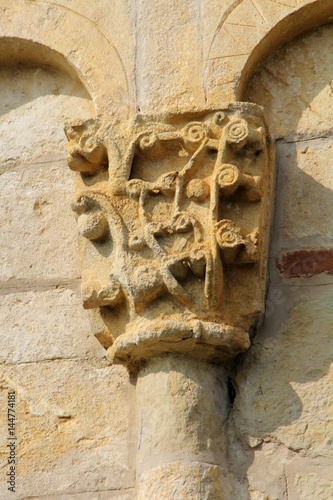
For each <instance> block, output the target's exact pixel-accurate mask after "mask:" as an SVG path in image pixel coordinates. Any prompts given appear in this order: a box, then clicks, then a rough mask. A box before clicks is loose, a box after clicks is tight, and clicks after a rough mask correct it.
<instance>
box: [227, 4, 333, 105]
mask: <svg viewBox="0 0 333 500" xmlns="http://www.w3.org/2000/svg"><path fill="white" fill-rule="evenodd" d="M328 23H333V2H332V1H331V0H316V1H315V2H312V3H309V4H307V5H305V6H303V7H302V8H300V9H299V10H297V11H295V12H292V13H291V14H289V15H288V16H287V17H285V18H283V19H282V20H281V21H280V22H278V23H277V24H276V25H275V26H274V27H273V28H272V29H271V30H270V31H269V32H268V33H267V35H266V36H265V37H264V38H263V39H262V40H261V41H260V42H259V43H258V45H257V46H256V47H255V48H254V50H253V51H252V52H251V54H250V56H249V57H248V59H247V61H246V63H245V65H244V67H243V69H242V71H241V74H240V77H239V81H238V83H237V91H236V99H237V100H240V101H242V100H244V99H243V95H244V93H245V92H246V87H247V84H248V82H249V80H250V78H251V76H252V75H253V73H254V72H255V71H256V69H257V67H258V65H259V64H260V63H261V62H262V61H264V60H265V59H266V58H267V57H268V56H269V55H270V54H272V53H273V52H275V51H276V50H278V49H279V48H280V47H282V46H283V45H285V44H287V43H288V42H290V41H291V40H293V39H295V38H296V37H298V36H300V35H302V34H304V33H307V32H309V31H311V30H313V29H315V28H317V27H319V26H322V25H324V24H328Z"/></svg>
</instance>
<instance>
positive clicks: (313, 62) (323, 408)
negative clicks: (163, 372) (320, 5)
mask: <svg viewBox="0 0 333 500" xmlns="http://www.w3.org/2000/svg"><path fill="white" fill-rule="evenodd" d="M332 67H333V26H332V25H327V26H323V27H321V28H318V29H317V30H315V31H313V32H312V33H309V34H307V35H303V36H301V37H299V38H298V39H296V40H294V41H293V42H290V43H289V44H288V45H286V46H285V47H283V48H282V49H280V50H278V51H277V52H275V53H274V54H272V55H271V56H270V57H269V58H268V59H266V60H265V61H264V62H263V63H262V64H261V66H260V67H259V68H258V70H257V72H256V73H255V74H254V75H253V77H252V79H251V80H250V82H249V85H248V87H247V91H246V95H244V97H243V100H248V101H252V102H255V103H257V104H260V105H262V106H264V107H265V110H266V118H267V121H268V126H269V127H270V130H271V132H272V134H273V136H274V137H275V138H276V139H278V140H277V161H278V174H277V175H278V178H277V195H276V212H275V218H274V225H273V231H272V248H271V257H270V259H271V276H270V283H269V292H268V299H267V305H266V315H265V318H264V323H263V325H262V326H261V328H260V329H259V330H258V333H257V336H256V338H255V339H254V344H253V346H252V347H251V349H250V351H249V352H248V353H246V354H245V355H242V356H241V357H240V359H239V364H238V372H237V375H236V385H237V395H236V399H235V402H234V406H233V411H232V415H231V419H230V435H231V446H230V460H231V463H232V467H233V469H234V473H235V475H236V476H238V478H239V479H240V480H242V479H244V478H246V477H247V480H246V484H244V486H245V489H246V493H244V495H245V494H246V495H247V496H248V498H255V499H257V498H258V499H259V498H260V499H266V498H278V499H279V500H284V499H287V498H288V488H287V483H288V482H289V486H290V484H292V486H291V487H290V488H291V489H290V488H289V498H290V494H291V495H294V496H293V497H292V498H295V500H296V498H308V496H306V495H307V494H306V493H305V492H304V491H302V490H301V489H298V488H301V486H299V484H300V483H299V484H298V483H297V481H296V479H295V478H294V477H288V470H289V469H288V463H290V461H292V460H293V459H294V458H295V457H296V456H298V457H307V458H312V459H314V460H315V459H318V457H321V458H323V457H324V458H325V457H329V451H328V448H329V442H330V433H331V431H330V430H329V427H328V426H329V415H328V411H329V409H328V400H329V397H330V390H329V388H330V382H329V368H330V363H331V362H332V355H331V353H332V344H331V342H332V341H331V335H330V332H331V325H332V324H333V293H332V288H333V287H332V284H333V279H332V277H331V274H332V273H333V269H331V268H330V266H331V264H329V268H328V269H325V272H324V273H322V270H323V269H322V266H319V265H318V266H317V267H318V274H316V266H315V264H314V267H313V271H314V272H313V273H312V277H311V278H307V277H304V276H305V275H306V273H305V272H304V273H303V274H302V265H303V264H302V263H301V264H300V277H294V278H291V279H290V278H289V279H288V276H287V275H286V276H284V275H283V272H282V273H280V272H279V271H278V270H277V267H276V262H277V260H278V259H281V257H282V256H283V255H284V254H286V252H291V251H299V250H311V251H312V250H313V252H314V253H313V256H314V263H315V256H316V255H320V253H319V252H318V254H316V251H322V250H328V249H330V248H331V247H330V245H331V246H332V243H331V240H330V237H331V234H332V220H333V192H332V187H333V186H332V174H331V169H332V157H333V155H332V153H333V145H332V116H333V113H332V111H333V98H332V97H333V96H332V82H331V79H332V73H331V71H332ZM328 262H331V261H329V260H328ZM304 265H305V264H304ZM320 273H321V274H320ZM297 473H298V474H299V475H302V474H305V473H304V471H302V469H301V468H299V470H298V471H297ZM318 474H320V472H318ZM306 481H307V479H306V480H305V482H306ZM309 481H312V479H311V478H310V479H309ZM296 483H297V484H296ZM313 484H314V483H313ZM293 488H294V489H293ZM316 488H317V489H316ZM291 491H292V493H290V492H291ZM320 491H321V490H320ZM320 491H319V489H318V486H313V494H314V495H315V497H316V498H319V497H320V498H323V499H324V498H325V500H326V498H328V497H326V496H320V495H322V493H321V492H320ZM244 492H245V490H244ZM256 495H257V496H256ZM260 495H262V496H260ZM265 495H266V496H265ZM298 495H299V497H298ZM302 495H303V496H302ZM244 498H246V497H245V496H244ZM309 498H310V497H309Z"/></svg>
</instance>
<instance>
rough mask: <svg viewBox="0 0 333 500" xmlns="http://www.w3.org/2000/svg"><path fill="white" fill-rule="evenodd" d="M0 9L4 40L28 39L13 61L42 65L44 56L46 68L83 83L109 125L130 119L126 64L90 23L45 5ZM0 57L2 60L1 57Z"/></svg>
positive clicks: (3, 2)
mask: <svg viewBox="0 0 333 500" xmlns="http://www.w3.org/2000/svg"><path fill="white" fill-rule="evenodd" d="M0 8H1V17H0V33H1V35H2V37H3V40H8V39H11V40H12V41H13V40H14V39H15V40H17V39H21V40H22V39H24V40H26V42H25V43H24V46H25V47H23V48H22V43H21V48H18V49H17V50H16V51H14V52H15V57H16V60H20V62H23V63H24V62H25V61H27V60H28V62H29V61H35V62H37V61H38V64H40V62H41V61H42V58H43V57H45V58H46V59H45V61H46V63H47V64H49V63H50V62H52V64H53V65H55V66H56V67H58V68H61V69H62V70H65V71H66V72H67V73H70V74H72V75H75V78H76V79H79V80H80V81H81V82H82V84H83V86H84V87H85V89H86V90H87V92H88V93H89V95H90V96H91V98H92V100H93V103H94V106H95V109H96V115H97V116H98V117H107V119H108V120H111V121H114V120H124V119H127V118H128V117H129V114H130V112H131V108H132V106H133V102H132V101H133V99H132V91H131V88H130V82H129V79H128V76H127V70H126V68H125V64H124V62H123V60H122V58H121V56H120V54H119V51H118V50H117V48H116V47H115V45H114V44H113V43H112V41H111V40H110V39H109V38H108V37H106V35H105V34H104V33H103V32H102V31H101V30H100V28H98V27H97V26H96V25H95V24H94V23H93V21H91V20H89V19H88V18H86V17H84V16H82V15H80V14H79V13H76V12H75V11H72V10H70V9H67V8H66V7H62V6H60V5H56V4H53V3H52V4H49V3H47V2H38V3H37V2H34V3H32V2H29V3H21V2H20V3H16V2H15V3H14V2H11V1H8V0H0ZM59 33H61V36H59ZM15 43H16V42H15ZM29 43H30V45H29ZM5 44H6V41H4V42H3V47H4V46H5ZM28 48H30V49H32V53H31V54H29V50H28ZM0 50H1V48H0ZM2 52H4V51H2ZM0 57H2V59H3V61H4V60H6V58H5V55H4V53H3V54H2V56H1V55H0ZM4 58H5V59H4ZM24 58H26V59H24ZM45 61H44V62H45Z"/></svg>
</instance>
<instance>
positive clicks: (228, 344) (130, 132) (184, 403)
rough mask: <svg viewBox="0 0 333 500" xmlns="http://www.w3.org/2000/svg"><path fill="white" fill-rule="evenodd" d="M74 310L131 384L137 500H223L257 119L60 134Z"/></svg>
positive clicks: (257, 207) (250, 257) (256, 288)
mask: <svg viewBox="0 0 333 500" xmlns="http://www.w3.org/2000/svg"><path fill="white" fill-rule="evenodd" d="M66 133H67V137H68V139H69V145H68V163H69V166H70V168H71V169H73V170H75V171H77V172H78V175H77V185H76V190H77V197H76V200H75V202H74V204H73V210H74V211H75V213H76V215H77V220H78V228H79V232H80V238H79V241H80V251H81V264H82V297H83V304H84V307H85V308H87V309H91V310H92V315H91V318H92V328H93V331H94V333H95V335H96V337H97V338H98V339H99V341H100V342H101V343H102V344H103V345H104V347H106V348H107V356H108V358H109V359H110V360H111V361H112V362H113V363H122V364H124V365H126V366H127V367H128V368H129V370H130V371H132V372H137V373H138V382H137V397H138V416H139V438H138V443H139V444H138V455H137V465H138V495H139V498H140V499H142V500H149V499H156V500H157V499H158V500H160V499H163V498H165V499H168V500H169V499H171V498H174V499H177V500H178V499H180V498H186V499H198V500H203V499H205V498H207V499H208V498H219V499H222V500H223V499H226V500H227V499H228V500H229V499H231V498H235V495H234V494H233V493H232V481H230V477H229V474H228V466H227V452H226V442H225V439H226V438H225V432H224V424H225V421H226V419H227V408H228V400H227V391H226V376H225V371H224V368H223V365H224V363H225V362H226V361H227V360H228V359H230V358H231V357H233V356H236V355H237V354H238V353H240V352H243V351H245V350H246V349H248V347H249V346H250V339H249V330H250V328H251V327H253V325H254V324H255V323H256V322H257V321H258V319H259V318H260V316H261V314H262V313H263V311H264V297H265V282H266V260H267V251H268V239H269V231H268V229H269V226H270V217H271V210H272V202H273V186H274V161H273V147H272V141H271V139H270V136H269V133H268V130H267V127H266V124H265V120H264V116H263V112H262V109H261V108H260V107H258V106H256V105H253V104H249V103H234V104H230V105H229V106H227V107H226V108H224V109H223V110H210V111H208V110H202V111H196V112H193V113H191V114H190V113H184V114H181V113H178V114H170V115H168V114H164V115H163V116H161V117H158V116H150V117H143V116H138V117H136V119H135V120H133V121H131V122H130V123H125V124H118V125H117V126H116V125H115V126H114V127H112V126H111V125H110V124H106V123H101V122H99V121H94V120H90V121H89V122H86V123H83V124H78V125H71V126H68V127H67V128H66Z"/></svg>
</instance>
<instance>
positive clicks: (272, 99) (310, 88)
mask: <svg viewBox="0 0 333 500" xmlns="http://www.w3.org/2000/svg"><path fill="white" fill-rule="evenodd" d="M332 31H333V27H332V26H330V25H327V26H324V27H322V28H319V29H317V30H315V31H314V32H313V33H312V34H306V35H304V36H302V37H300V38H299V39H298V40H295V41H294V42H292V43H290V44H289V45H287V46H286V47H285V48H283V49H281V50H279V51H277V52H275V53H274V54H273V55H272V56H271V57H269V58H268V59H267V60H265V62H264V63H263V64H262V66H260V67H259V68H258V71H257V74H256V75H255V76H254V77H253V78H252V79H251V83H250V85H249V87H248V89H247V94H246V97H247V98H248V99H249V100H250V101H254V102H256V103H258V104H261V105H262V106H264V107H265V110H266V114H267V120H268V122H269V123H270V125H271V127H272V134H273V136H275V137H286V136H289V135H290V134H309V135H312V136H313V135H314V134H315V133H316V132H320V135H323V134H325V133H327V134H328V135H330V134H331V129H332V112H333V109H332V106H333V104H332V99H331V98H330V96H331V94H332V87H331V80H332V73H331V68H332V64H333V55H332V54H333V50H332V49H333V41H332V40H333V38H332ZM300 146H302V144H301V145H300ZM303 146H304V147H305V148H306V145H305V144H303ZM326 179H327V178H326Z"/></svg>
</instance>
